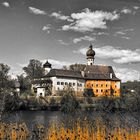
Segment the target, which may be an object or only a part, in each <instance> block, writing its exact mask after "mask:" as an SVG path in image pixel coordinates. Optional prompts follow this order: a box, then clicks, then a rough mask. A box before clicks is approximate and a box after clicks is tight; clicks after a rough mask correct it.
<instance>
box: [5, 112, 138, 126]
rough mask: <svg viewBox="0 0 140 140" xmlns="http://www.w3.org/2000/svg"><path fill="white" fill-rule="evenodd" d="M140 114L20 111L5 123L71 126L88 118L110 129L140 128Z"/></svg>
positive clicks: (12, 114) (10, 115)
mask: <svg viewBox="0 0 140 140" xmlns="http://www.w3.org/2000/svg"><path fill="white" fill-rule="evenodd" d="M139 115H140V113H131V114H130V113H104V112H102V113H101V112H92V113H91V112H88V113H87V112H79V113H76V114H73V115H68V114H65V115H64V114H63V113H61V112H59V111H18V112H14V113H10V114H9V115H8V117H7V118H5V121H7V122H25V123H26V124H27V125H28V127H29V128H32V127H33V125H34V124H37V123H39V124H43V125H45V126H49V125H51V124H52V123H53V122H55V123H56V124H57V123H60V124H61V123H63V124H67V125H69V126H71V125H72V124H74V122H75V120H76V119H79V120H81V122H82V121H83V120H84V119H85V118H86V119H87V120H88V121H90V122H91V123H93V125H94V123H95V121H96V120H97V119H98V120H99V121H101V122H103V123H104V124H105V125H108V126H109V127H113V126H115V125H116V124H119V125H120V126H121V127H123V126H127V127H131V128H132V127H133V128H137V129H139V128H140V118H139Z"/></svg>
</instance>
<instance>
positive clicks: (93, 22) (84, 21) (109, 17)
mask: <svg viewBox="0 0 140 140" xmlns="http://www.w3.org/2000/svg"><path fill="white" fill-rule="evenodd" d="M119 17H120V15H119V14H117V13H116V12H112V13H111V12H104V11H91V10H90V9H88V8H86V9H84V10H83V11H82V12H81V13H72V14H71V18H72V19H73V22H72V23H71V24H68V25H64V26H62V30H74V31H78V32H86V31H89V32H91V31H93V30H94V29H106V28H107V21H114V20H117V19H119Z"/></svg>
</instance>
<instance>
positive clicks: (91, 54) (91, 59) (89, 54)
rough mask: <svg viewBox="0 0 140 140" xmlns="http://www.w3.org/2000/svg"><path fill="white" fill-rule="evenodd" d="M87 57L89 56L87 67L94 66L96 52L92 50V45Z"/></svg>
mask: <svg viewBox="0 0 140 140" xmlns="http://www.w3.org/2000/svg"><path fill="white" fill-rule="evenodd" d="M86 55H87V65H93V64H94V56H95V51H94V50H93V49H92V44H91V45H90V46H89V49H88V51H87V53H86Z"/></svg>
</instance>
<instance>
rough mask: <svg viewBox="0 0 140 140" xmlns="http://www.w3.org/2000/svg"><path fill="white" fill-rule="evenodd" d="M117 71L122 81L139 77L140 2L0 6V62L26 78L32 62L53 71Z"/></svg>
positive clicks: (14, 1)
mask: <svg viewBox="0 0 140 140" xmlns="http://www.w3.org/2000/svg"><path fill="white" fill-rule="evenodd" d="M90 43H92V44H93V48H94V50H95V52H96V56H95V64H103V65H111V66H113V68H114V70H115V72H116V74H117V76H118V77H119V78H121V79H122V81H127V80H138V79H139V73H140V0H61V1H58V0H7V1H4V0H0V62H2V63H5V64H8V65H9V66H10V67H11V73H13V74H15V75H16V74H20V73H22V67H23V66H26V65H27V64H28V62H29V60H30V59H38V60H41V61H42V62H44V61H45V60H46V59H49V61H50V62H51V63H52V64H53V67H61V66H62V65H69V64H72V63H85V64H86V62H87V60H86V57H85V53H86V50H87V49H88V46H89V44H90Z"/></svg>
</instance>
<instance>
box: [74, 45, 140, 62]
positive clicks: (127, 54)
mask: <svg viewBox="0 0 140 140" xmlns="http://www.w3.org/2000/svg"><path fill="white" fill-rule="evenodd" d="M93 49H94V50H95V52H96V57H99V58H102V59H113V62H115V63H119V64H124V63H140V49H136V50H131V49H118V48H115V47H112V46H103V47H100V48H97V47H95V48H93ZM86 51H87V48H81V49H79V50H78V51H73V52H74V53H81V54H83V55H85V54H86Z"/></svg>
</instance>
